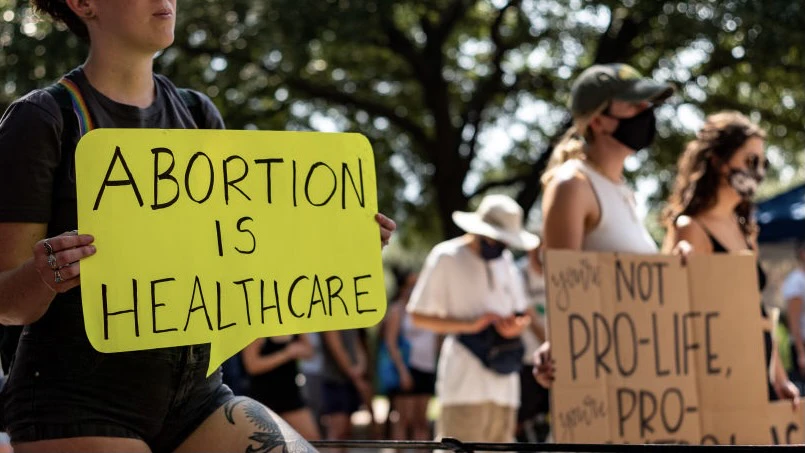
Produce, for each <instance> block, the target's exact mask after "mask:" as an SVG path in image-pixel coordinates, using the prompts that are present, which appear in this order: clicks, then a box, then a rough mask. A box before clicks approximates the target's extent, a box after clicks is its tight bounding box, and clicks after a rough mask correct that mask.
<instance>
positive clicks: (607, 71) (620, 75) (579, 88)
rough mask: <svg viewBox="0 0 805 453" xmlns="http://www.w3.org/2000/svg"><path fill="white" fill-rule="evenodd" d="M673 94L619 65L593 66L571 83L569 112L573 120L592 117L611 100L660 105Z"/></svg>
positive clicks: (671, 89)
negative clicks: (574, 118)
mask: <svg viewBox="0 0 805 453" xmlns="http://www.w3.org/2000/svg"><path fill="white" fill-rule="evenodd" d="M672 94H674V86H673V85H671V84H669V83H660V82H657V81H655V80H653V79H650V78H646V77H643V76H642V75H641V74H640V73H639V72H637V70H636V69H635V68H633V67H631V66H629V65H625V64H622V63H612V64H600V65H594V66H591V67H589V68H587V69H585V70H584V72H582V73H581V74H580V75H579V76H578V77H577V78H576V80H575V81H574V82H573V86H572V87H571V91H570V105H569V107H570V111H571V113H572V114H573V116H574V117H580V116H585V115H587V114H590V113H592V112H593V111H595V110H596V109H598V108H599V107H601V106H602V105H604V104H606V103H608V102H609V101H612V100H618V101H626V102H641V101H651V102H654V103H660V102H662V101H665V100H666V99H668V98H669V97H670V96H671V95H672Z"/></svg>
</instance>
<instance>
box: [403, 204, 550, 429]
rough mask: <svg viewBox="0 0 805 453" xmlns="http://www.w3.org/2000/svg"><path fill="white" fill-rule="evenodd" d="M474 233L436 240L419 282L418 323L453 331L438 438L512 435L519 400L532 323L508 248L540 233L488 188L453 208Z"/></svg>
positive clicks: (444, 359) (527, 245) (414, 303)
mask: <svg viewBox="0 0 805 453" xmlns="http://www.w3.org/2000/svg"><path fill="white" fill-rule="evenodd" d="M453 221H454V222H455V223H456V225H458V226H459V227H460V228H461V229H462V230H464V231H466V232H467V234H466V235H463V236H460V237H457V238H455V239H450V240H448V241H445V242H442V243H440V244H438V245H436V246H435V247H434V248H433V250H432V251H431V252H430V254H429V256H428V258H427V260H426V262H425V266H424V268H423V270H422V272H421V274H420V277H419V280H418V282H417V284H416V286H415V287H414V290H413V293H412V295H411V300H410V301H409V303H408V311H409V312H410V313H411V315H412V318H413V321H414V324H415V325H417V326H419V327H422V328H426V329H430V330H433V331H435V332H437V333H440V334H445V335H446V336H447V337H446V339H445V341H444V343H443V345H442V350H441V356H440V359H439V365H438V369H437V371H436V395H437V396H438V398H439V401H440V402H441V405H442V407H441V413H440V416H439V419H438V421H437V424H436V437H437V439H440V438H443V437H453V438H456V439H459V440H461V441H471V442H512V441H514V434H515V428H516V416H517V407H518V406H519V404H520V382H519V379H520V376H519V374H518V371H519V370H520V364H521V360H522V355H523V344H522V340H521V339H520V338H521V337H520V335H521V333H522V332H523V329H525V328H527V327H528V325H529V321H530V319H529V316H527V315H526V314H525V311H526V309H527V306H528V302H527V299H526V295H525V289H524V285H523V281H522V277H521V275H520V273H519V272H518V268H517V266H516V265H515V262H514V258H513V256H512V253H511V252H510V251H509V250H508V249H510V248H511V249H520V250H532V249H535V248H537V247H538V246H539V243H540V240H539V237H537V236H536V235H534V234H531V233H529V232H527V231H525V229H523V210H522V208H521V207H520V205H518V204H517V202H515V201H514V200H513V199H511V198H510V197H508V196H505V195H488V196H486V197H484V199H483V200H482V201H481V204H480V206H479V207H478V209H477V210H476V211H475V212H454V213H453Z"/></svg>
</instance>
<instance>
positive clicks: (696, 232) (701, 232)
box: [673, 215, 712, 253]
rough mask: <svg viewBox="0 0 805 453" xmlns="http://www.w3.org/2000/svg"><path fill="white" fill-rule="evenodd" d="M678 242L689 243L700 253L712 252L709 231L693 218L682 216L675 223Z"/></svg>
mask: <svg viewBox="0 0 805 453" xmlns="http://www.w3.org/2000/svg"><path fill="white" fill-rule="evenodd" d="M673 227H674V230H675V233H676V239H677V242H679V241H688V242H689V243H690V244H691V245H692V246H693V249H694V250H696V251H698V252H700V253H701V252H712V245H711V244H710V238H709V237H708V235H707V231H706V230H705V229H704V227H703V226H702V224H701V223H700V222H699V221H698V220H697V219H696V218H695V217H692V216H688V215H681V216H679V217H677V219H676V221H675V222H674V226H673Z"/></svg>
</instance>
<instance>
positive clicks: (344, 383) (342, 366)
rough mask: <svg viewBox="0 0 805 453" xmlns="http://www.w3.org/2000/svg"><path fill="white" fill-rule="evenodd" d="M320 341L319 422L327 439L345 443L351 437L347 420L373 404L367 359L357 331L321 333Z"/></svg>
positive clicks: (350, 429) (349, 423)
mask: <svg viewBox="0 0 805 453" xmlns="http://www.w3.org/2000/svg"><path fill="white" fill-rule="evenodd" d="M322 340H323V346H324V347H323V350H324V370H323V377H324V380H323V382H322V397H323V398H324V401H323V406H322V419H323V422H324V426H325V431H326V434H327V439H329V440H348V439H350V437H351V436H352V425H351V421H350V417H351V416H352V414H354V413H355V412H357V411H358V409H360V407H361V405H363V404H367V405H369V404H371V401H372V396H373V390H372V385H371V384H370V381H369V377H368V376H369V373H368V364H369V360H368V358H369V357H368V354H367V351H366V349H365V348H364V346H363V342H362V341H361V339H360V332H359V331H358V330H341V331H332V332H324V333H322Z"/></svg>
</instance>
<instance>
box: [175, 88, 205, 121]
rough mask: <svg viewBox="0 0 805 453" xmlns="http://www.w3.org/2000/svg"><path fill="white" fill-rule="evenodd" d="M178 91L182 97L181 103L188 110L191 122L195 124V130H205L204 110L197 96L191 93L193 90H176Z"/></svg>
mask: <svg viewBox="0 0 805 453" xmlns="http://www.w3.org/2000/svg"><path fill="white" fill-rule="evenodd" d="M176 90H177V91H179V96H181V97H182V102H184V105H185V106H186V107H187V109H188V110H190V114H191V115H192V116H193V122H195V123H196V128H197V129H207V118H206V116H205V115H204V110H203V109H202V107H201V100H200V99H199V97H198V95H196V93H194V92H193V90H190V89H187V88H177V89H176Z"/></svg>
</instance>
